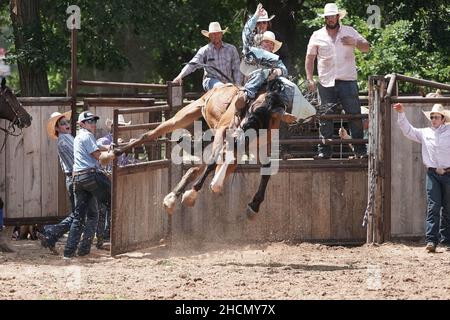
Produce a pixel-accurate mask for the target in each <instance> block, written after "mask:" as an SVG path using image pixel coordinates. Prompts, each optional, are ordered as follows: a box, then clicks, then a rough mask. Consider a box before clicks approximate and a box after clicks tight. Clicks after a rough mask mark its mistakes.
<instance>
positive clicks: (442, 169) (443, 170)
mask: <svg viewBox="0 0 450 320" xmlns="http://www.w3.org/2000/svg"><path fill="white" fill-rule="evenodd" d="M436 173H437V174H438V175H440V176H443V175H444V174H445V169H444V168H437V169H436Z"/></svg>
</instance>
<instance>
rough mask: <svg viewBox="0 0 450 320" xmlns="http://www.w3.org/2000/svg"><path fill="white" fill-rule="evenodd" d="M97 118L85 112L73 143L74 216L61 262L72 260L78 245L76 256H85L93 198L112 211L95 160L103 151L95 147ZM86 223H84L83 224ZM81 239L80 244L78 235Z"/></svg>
mask: <svg viewBox="0 0 450 320" xmlns="http://www.w3.org/2000/svg"><path fill="white" fill-rule="evenodd" d="M98 119H99V117H97V116H95V115H94V114H92V113H91V112H89V111H84V112H82V113H81V114H80V116H79V118H78V124H79V125H80V127H81V130H80V132H79V134H78V135H77V136H76V137H75V140H74V165H73V188H74V195H75V210H74V211H75V212H74V220H73V222H72V226H71V227H70V233H69V238H68V240H67V244H66V247H65V249H64V258H65V259H70V258H72V257H74V256H75V254H76V251H77V248H78V244H79V248H78V256H85V255H88V254H89V253H90V251H91V244H92V240H93V238H94V234H95V230H96V228H97V221H98V212H97V211H95V212H92V211H89V210H88V203H89V201H90V200H91V199H92V198H96V199H97V201H98V202H99V203H101V204H103V205H104V206H106V208H107V209H108V210H111V182H110V181H109V179H108V177H107V176H106V175H105V174H104V173H102V172H101V171H99V170H98V169H97V168H98V162H97V161H98V160H99V159H100V156H101V152H102V151H107V149H106V148H102V147H98V146H97V142H96V140H95V137H94V133H95V131H96V126H97V121H98ZM85 219H86V221H85ZM83 232H84V234H83V239H82V240H81V243H80V239H81V234H82V233H83Z"/></svg>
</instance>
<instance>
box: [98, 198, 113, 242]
mask: <svg viewBox="0 0 450 320" xmlns="http://www.w3.org/2000/svg"><path fill="white" fill-rule="evenodd" d="M110 218H111V215H110V213H109V210H108V208H106V207H105V206H104V205H102V204H101V205H99V207H98V225H97V239H98V238H102V239H105V240H109V239H110V236H109V231H110V221H109V220H110Z"/></svg>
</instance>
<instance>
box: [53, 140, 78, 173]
mask: <svg viewBox="0 0 450 320" xmlns="http://www.w3.org/2000/svg"><path fill="white" fill-rule="evenodd" d="M73 141H74V138H73V137H72V135H70V134H60V135H59V136H58V141H57V145H58V156H59V163H60V164H61V169H62V170H63V172H64V173H65V174H69V173H72V171H73Z"/></svg>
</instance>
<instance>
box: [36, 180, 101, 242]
mask: <svg viewBox="0 0 450 320" xmlns="http://www.w3.org/2000/svg"><path fill="white" fill-rule="evenodd" d="M66 187H67V192H68V193H69V199H70V209H71V211H70V214H69V215H68V216H67V218H65V219H64V220H63V221H61V222H60V223H58V224H54V225H48V226H45V227H44V236H45V238H46V239H47V244H48V245H49V246H50V247H54V246H55V244H56V242H58V240H59V239H60V238H61V237H62V236H63V235H64V234H65V233H66V232H69V230H70V226H71V225H72V222H73V219H74V216H75V215H74V208H75V204H74V194H73V182H72V178H71V177H66ZM88 210H90V211H97V202H96V200H95V199H92V200H91V201H90V202H89V206H88Z"/></svg>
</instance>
